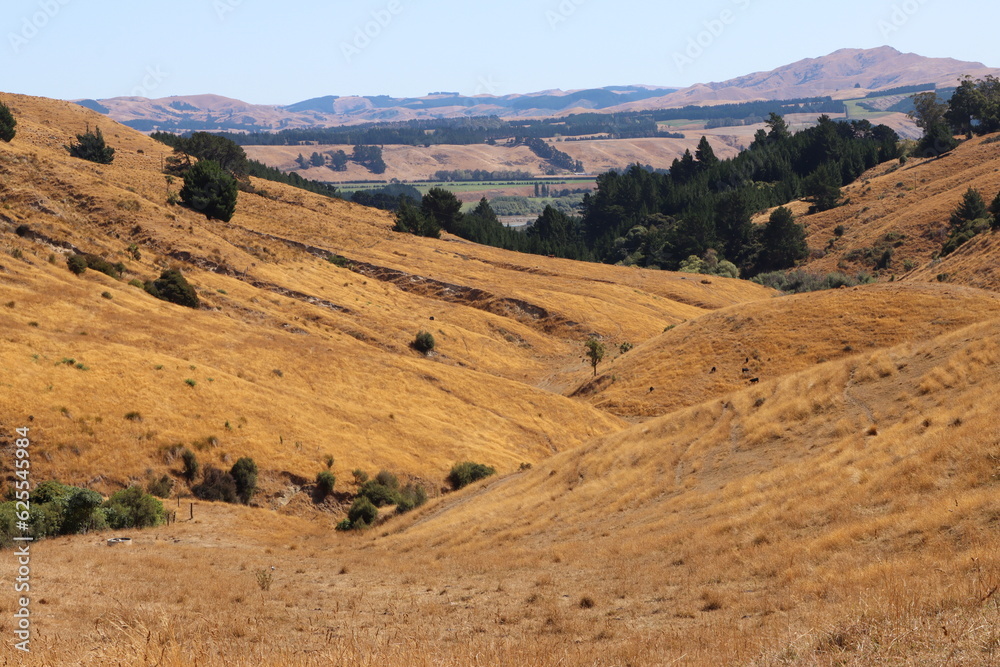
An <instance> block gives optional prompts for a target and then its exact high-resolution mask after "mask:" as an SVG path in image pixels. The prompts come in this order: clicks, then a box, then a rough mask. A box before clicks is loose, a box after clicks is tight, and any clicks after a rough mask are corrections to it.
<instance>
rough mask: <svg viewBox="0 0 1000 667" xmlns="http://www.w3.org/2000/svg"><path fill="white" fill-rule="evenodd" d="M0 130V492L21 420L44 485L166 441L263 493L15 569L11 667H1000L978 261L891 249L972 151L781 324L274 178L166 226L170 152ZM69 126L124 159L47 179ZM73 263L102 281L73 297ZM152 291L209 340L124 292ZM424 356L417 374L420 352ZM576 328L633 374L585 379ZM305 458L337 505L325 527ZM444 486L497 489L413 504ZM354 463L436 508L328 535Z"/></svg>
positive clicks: (620, 369)
mask: <svg viewBox="0 0 1000 667" xmlns="http://www.w3.org/2000/svg"><path fill="white" fill-rule="evenodd" d="M3 101H4V102H6V103H8V104H9V105H10V106H11V107H12V109H13V110H14V113H15V115H16V116H17V118H18V121H19V125H18V135H17V137H16V138H15V140H14V141H13V142H12V143H11V144H0V247H2V249H3V251H4V253H5V254H4V255H3V259H2V260H0V264H2V267H0V297H2V298H0V323H2V327H3V332H4V333H3V336H2V337H0V361H2V363H3V365H4V368H6V369H9V371H8V372H7V373H5V375H4V380H3V383H4V385H5V386H4V391H3V392H2V393H0V408H2V409H0V434H2V435H0V438H4V442H3V443H2V446H3V449H4V451H6V452H8V456H7V457H4V461H5V463H4V466H5V468H4V474H5V475H6V476H8V479H9V475H10V473H11V468H10V463H9V462H10V461H11V456H10V455H9V449H10V448H11V446H12V445H11V443H10V442H9V440H7V439H8V438H9V437H10V436H9V434H10V433H11V432H12V430H13V429H14V428H16V427H19V426H26V425H28V426H30V427H31V432H32V438H33V444H32V448H33V449H32V475H33V480H35V481H36V482H37V481H40V480H41V479H45V478H47V477H49V476H59V477H60V478H61V479H62V480H63V481H65V482H72V483H77V484H83V485H87V486H89V487H91V488H94V489H97V490H100V491H102V492H105V493H106V492H108V491H111V490H114V489H116V488H120V487H121V486H122V485H124V484H127V483H130V482H137V483H141V482H143V481H144V480H145V479H146V478H147V477H148V476H149V475H159V474H162V473H166V474H170V475H173V476H177V475H178V472H179V471H178V464H177V463H176V462H175V461H173V460H172V459H171V455H172V454H173V451H174V450H173V446H174V445H175V444H185V445H187V446H191V447H193V448H195V449H196V450H197V452H198V456H199V457H201V458H202V459H203V460H204V461H205V462H208V463H212V464H213V465H219V466H222V465H225V464H226V463H227V462H228V461H230V460H232V459H234V458H236V457H239V456H246V455H249V456H253V457H254V458H255V459H256V460H257V462H258V465H259V466H260V467H261V469H262V486H263V490H262V493H261V495H260V497H259V499H258V501H257V505H258V506H257V507H243V506H232V505H225V504H217V503H207V502H193V503H192V504H191V509H190V510H188V508H187V507H180V503H181V500H180V499H179V498H178V500H177V505H178V507H179V513H180V518H181V519H182V520H180V521H178V522H176V523H174V524H172V525H170V526H161V527H158V528H155V529H150V530H146V531H125V532H124V533H123V534H124V535H128V536H131V537H133V538H134V541H135V545H134V546H132V547H128V548H115V549H109V548H108V547H107V546H105V542H104V540H105V538H106V537H107V536H108V535H106V534H98V535H94V534H91V535H75V536H70V537H63V538H58V539H52V540H45V541H41V542H39V543H37V544H35V545H33V546H32V555H33V556H35V557H36V559H37V560H35V561H33V564H34V569H33V580H32V585H33V587H34V590H35V591H37V592H35V593H33V596H34V602H33V607H32V613H33V622H34V624H35V626H34V627H35V628H36V630H37V634H36V636H35V638H34V640H33V654H32V655H31V656H29V657H28V660H27V661H26V662H25V661H23V660H22V661H21V662H25V664H95V665H96V664H100V665H119V664H120V665H126V664H128V665H132V664H159V665H168V666H170V665H187V664H192V663H198V664H205V665H217V664H218V665H222V664H226V665H251V664H254V665H256V664H276V665H277V664H281V665H319V664H330V663H334V664H341V665H372V664H404V663H405V664H412V665H470V664H473V665H475V664H481V665H499V666H508V665H509V666H513V665H518V666H523V665H528V666H531V665H555V664H561V665H584V664H586V665H595V664H596V665H622V664H634V665H646V664H810V665H811V664H823V665H825V664H848V665H862V664H864V665H871V664H944V663H955V664H959V663H961V664H991V663H993V662H995V661H996V660H997V655H998V646H1000V643H998V641H997V634H996V630H995V628H996V622H997V613H998V607H997V604H996V592H997V590H998V584H1000V578H998V577H1000V558H998V555H997V554H998V553H1000V550H998V546H1000V544H998V540H997V537H996V530H995V524H996V521H997V516H998V514H997V511H996V507H995V504H996V503H995V497H996V485H997V479H998V474H1000V469H998V463H997V461H998V456H1000V453H998V447H1000V433H998V431H997V427H996V424H997V423H998V419H1000V403H998V401H997V399H996V397H995V396H996V394H995V391H996V388H997V386H998V385H1000V310H998V309H1000V301H998V296H997V294H996V292H995V290H994V289H992V288H993V287H994V285H993V283H991V282H990V281H991V278H990V276H991V275H992V274H991V273H989V271H990V270H991V267H993V266H995V263H996V261H995V258H996V255H995V252H994V248H993V246H994V245H995V241H996V234H995V233H990V234H986V235H984V236H983V237H981V238H979V239H976V240H974V241H973V242H971V243H970V244H969V245H968V246H967V247H964V248H963V249H962V250H961V251H960V252H959V253H956V254H955V256H953V257H950V258H948V259H945V260H943V261H941V262H938V263H936V264H932V263H931V262H932V261H933V260H930V254H931V253H932V252H933V247H932V246H933V243H932V242H931V239H927V240H920V237H919V233H918V230H920V229H922V228H923V227H927V226H928V225H931V224H934V225H937V224H939V223H937V222H936V221H937V220H938V219H939V217H940V215H941V214H942V213H944V214H945V215H946V212H947V211H948V210H950V207H952V206H953V199H954V198H955V195H956V193H958V196H960V193H961V192H962V191H964V189H965V188H967V187H969V185H971V184H975V185H977V186H981V187H983V188H987V187H989V188H992V187H994V186H997V185H998V183H997V182H995V180H994V179H995V176H996V173H995V170H996V168H997V167H996V165H997V155H996V153H995V151H996V150H997V144H996V143H988V141H987V140H975V141H973V142H969V143H967V144H965V145H963V146H962V147H960V148H959V149H958V150H956V151H954V152H953V153H952V154H950V155H949V156H946V157H945V158H941V159H939V160H936V161H911V162H907V164H906V165H903V166H899V165H898V164H886V165H882V166H881V167H878V168H876V169H875V170H873V171H872V172H869V174H867V175H866V177H865V179H863V180H862V181H860V182H859V183H858V184H856V185H855V186H852V188H853V189H849V190H848V191H847V192H846V195H847V196H848V197H850V198H851V200H852V202H851V203H850V204H847V205H845V206H843V207H841V208H838V209H834V210H833V211H829V212H825V213H820V214H814V215H805V216H803V219H804V220H805V221H806V222H807V224H808V229H809V232H810V245H811V246H812V247H813V248H814V249H816V248H817V247H818V246H819V245H820V244H823V246H824V247H825V244H826V241H825V239H827V238H837V239H840V240H839V241H835V243H834V244H833V248H832V250H831V251H829V252H828V253H827V256H823V257H820V256H819V254H820V253H818V252H817V253H815V254H816V257H815V259H814V260H813V262H815V264H813V265H812V266H811V268H817V269H823V268H826V267H828V266H836V265H837V262H838V261H840V260H838V258H837V253H841V252H843V253H845V255H846V253H847V252H849V250H850V249H853V248H854V246H855V245H866V244H870V243H874V242H875V240H877V239H879V238H883V239H884V238H885V237H886V235H887V234H890V233H897V234H905V238H904V237H893V238H894V240H903V241H904V244H902V245H900V246H899V248H900V249H898V256H894V259H893V261H903V259H904V258H911V257H912V258H913V259H912V261H914V262H915V263H918V264H920V266H919V267H915V268H914V270H913V271H912V272H910V273H909V274H907V275H905V276H902V275H901V276H900V277H901V278H904V279H902V280H896V281H893V282H883V283H882V284H875V285H865V286H860V287H857V288H850V289H841V290H835V291H828V292H822V293H811V294H803V295H799V296H795V297H781V298H775V297H776V294H775V293H774V292H773V291H771V290H768V289H766V288H764V287H762V286H760V285H756V284H752V283H747V282H744V281H738V280H728V279H722V278H716V277H711V278H709V277H705V276H694V275H684V274H671V273H667V272H657V271H647V270H640V269H634V268H624V267H615V266H605V265H592V264H582V263H576V262H571V261H566V260H558V259H553V258H547V257H536V256H527V255H518V254H515V253H509V252H504V251H500V250H496V249H492V248H486V247H482V246H477V245H475V244H472V243H468V242H465V241H463V240H461V239H457V238H455V237H447V236H446V237H445V238H443V239H441V240H429V239H418V238H415V237H410V236H402V235H398V234H395V233H393V232H391V231H390V229H391V225H392V221H391V219H390V218H389V217H388V216H386V215H385V214H383V213H380V212H378V211H373V210H370V209H365V208H362V207H359V206H355V205H352V204H349V203H346V202H341V201H336V200H330V199H325V198H323V197H320V196H316V195H313V194H310V193H306V192H303V191H299V190H294V189H291V188H286V187H284V186H281V185H277V184H274V183H271V182H265V181H256V180H255V181H254V182H253V185H254V186H255V188H256V189H257V193H256V194H251V193H247V192H244V193H241V195H240V201H239V205H238V207H237V213H236V216H235V217H234V218H233V220H232V221H231V222H230V223H222V222H219V221H207V220H205V219H204V218H203V217H202V216H199V215H196V214H194V213H193V212H191V211H189V210H187V209H184V208H181V207H178V206H173V205H169V204H167V203H166V202H167V199H168V195H169V192H170V191H171V188H176V187H177V184H176V183H174V184H171V183H169V182H168V181H166V180H165V179H164V177H163V175H162V173H161V171H160V169H161V162H160V153H161V152H162V148H161V147H160V145H159V144H157V143H155V142H153V141H152V140H150V139H148V138H147V137H145V136H143V135H142V134H140V133H138V132H135V131H132V130H129V129H127V128H125V127H122V126H118V125H113V124H111V123H109V122H108V121H107V120H106V119H104V118H102V117H100V116H99V115H97V114H96V113H95V112H92V111H89V110H86V109H83V108H81V107H79V106H77V105H73V104H69V103H65V102H56V101H51V100H44V99H38V98H28V97H20V96H3ZM88 123H90V124H91V125H95V124H99V125H100V127H101V128H102V129H103V131H104V133H105V136H106V137H107V138H108V140H109V143H110V144H111V145H113V146H114V147H116V149H117V150H118V153H117V155H116V159H115V162H114V164H112V165H110V166H99V165H94V164H91V163H88V162H82V161H79V160H74V159H72V158H70V157H69V156H68V155H67V153H66V152H65V150H64V149H63V148H62V146H63V145H64V144H66V143H69V141H70V140H71V139H72V136H73V135H74V134H76V133H78V132H81V131H83V128H84V127H85V126H86V125H87V124H88ZM904 174H905V177H904ZM912 178H915V179H916V183H915V190H914V191H909V190H907V189H906V188H907V184H908V183H910V180H911V179H912ZM866 181H867V182H866ZM897 182H902V183H903V185H902V186H897V185H896V183H897ZM900 194H902V195H904V196H902V197H900V196H898V195H900ZM865 206H868V207H869V208H868V209H867V210H863V209H864V208H865ZM803 208H805V205H804V204H797V205H796V209H797V210H801V209H803ZM838 225H843V226H844V230H843V233H842V234H841V235H840V236H837V234H835V233H834V229H835V228H836V227H837V226H838ZM906 225H911V227H906ZM911 238H913V239H914V240H910V239H911ZM837 243H841V244H842V245H841V246H837V245H836V244H837ZM132 244H134V248H132V247H131V246H132ZM71 248H77V249H79V250H81V251H85V252H89V253H94V254H98V255H101V256H103V257H105V258H106V259H108V260H110V261H122V262H124V263H125V264H126V273H125V276H124V278H125V279H123V280H115V279H113V278H110V277H108V276H105V275H104V274H99V273H96V272H94V271H88V272H87V273H85V274H84V275H83V276H81V277H76V276H73V275H72V274H71V273H69V271H67V269H66V267H65V255H66V253H67V252H68V251H69V250H70V249H71ZM135 250H138V251H139V255H140V258H138V259H137V258H136V256H135V254H134V252H135ZM925 257H926V260H924V259H922V258H925ZM330 259H332V260H333V261H330ZM824 262H825V263H824ZM948 262H952V263H953V264H947V263H948ZM168 266H177V267H180V268H181V269H182V270H183V271H184V273H185V275H187V276H188V277H189V279H190V280H191V281H192V283H193V284H194V285H195V286H196V288H197V289H198V293H199V296H200V297H201V298H202V300H203V303H204V305H203V307H202V308H200V309H198V310H190V309H184V308H181V307H179V306H174V305H172V304H168V303H165V302H161V301H157V300H154V299H153V298H152V297H150V296H149V295H148V294H146V293H145V292H144V291H142V290H141V289H139V288H136V287H133V286H131V285H130V284H129V283H128V282H127V280H128V279H130V278H133V277H134V278H137V279H148V278H151V277H155V276H156V275H158V273H159V272H160V271H161V270H162V269H163V268H165V267H168ZM939 266H940V267H944V268H943V269H939V268H938V267H939ZM943 270H947V271H950V272H951V273H950V277H949V278H948V279H947V281H945V282H941V281H939V280H938V279H937V275H936V274H937V273H940V272H941V271H943ZM976 281H982V284H983V285H985V286H986V287H990V288H991V289H982V288H980V287H979V286H977V285H976ZM431 318H433V319H431ZM419 330H428V331H431V332H432V333H433V334H434V336H435V338H436V339H437V348H436V352H435V353H434V354H433V355H431V356H429V357H424V356H422V355H420V354H418V353H416V352H414V351H412V350H411V349H410V348H409V343H410V341H411V340H412V339H413V336H414V335H415V333H416V332H417V331H419ZM591 334H597V335H600V336H601V337H603V338H604V340H605V341H606V342H607V343H608V344H609V348H610V349H614V348H616V347H617V346H618V345H619V344H620V343H624V342H630V343H634V344H635V347H634V348H633V349H632V350H631V351H629V352H627V353H624V354H617V353H615V354H612V355H611V358H609V359H607V360H606V361H605V362H604V363H602V364H601V365H600V366H599V367H598V371H599V376H598V377H597V379H596V380H595V379H594V378H593V377H592V374H591V369H590V368H589V366H588V365H587V364H585V363H584V361H583V359H582V353H583V345H582V343H583V341H584V340H585V339H586V338H587V337H588V336H589V335H591ZM81 366H82V368H81ZM712 367H715V372H714V373H712V372H711V369H712ZM743 368H747V369H748V372H746V373H745V372H744V371H743V370H742V369H743ZM754 378H756V379H757V382H754V383H751V380H753V379H754ZM186 380H191V381H192V382H193V384H192V383H188V382H186ZM132 413H135V416H133V417H131V418H126V415H127V414H132ZM327 454H329V455H333V456H334V457H335V459H336V463H335V464H334V466H333V469H334V472H335V473H336V475H337V491H338V495H337V498H336V501H335V502H329V503H325V504H320V503H316V502H314V501H313V500H312V499H311V497H310V492H311V482H310V480H311V479H312V478H313V477H314V476H315V473H316V472H317V471H318V470H320V469H322V461H323V458H324V456H325V455H327ZM466 458H468V459H472V460H478V461H482V462H484V463H489V464H491V465H494V466H496V467H497V468H498V470H499V473H500V474H499V475H497V476H496V477H491V478H489V479H487V480H485V481H482V482H479V483H477V484H474V485H473V486H471V487H469V488H466V489H464V490H462V491H459V492H456V493H446V494H442V493H438V487H439V486H440V485H441V484H442V482H443V479H444V474H445V473H446V472H447V469H448V467H449V466H450V465H451V463H453V462H454V461H457V460H462V459H466ZM521 464H525V465H521ZM357 467H360V468H364V469H367V470H370V471H371V470H375V469H378V468H387V469H390V470H393V471H394V472H397V473H398V474H400V475H401V476H403V477H404V478H406V479H412V480H419V481H423V482H425V483H427V484H428V485H430V486H431V487H432V489H433V490H434V492H433V493H432V495H433V496H436V497H434V498H433V499H432V500H431V501H430V502H429V503H428V504H427V505H425V506H423V507H422V508H419V509H417V510H415V511H413V512H411V513H409V514H406V515H404V516H402V517H395V518H388V519H386V520H385V521H383V522H381V523H380V524H379V525H377V526H376V527H374V528H373V529H372V530H370V531H367V532H365V533H361V534H351V535H344V534H340V533H334V532H333V530H332V526H333V525H334V524H335V523H336V521H337V520H339V519H340V518H341V516H342V515H343V509H344V506H345V503H346V502H347V499H348V498H349V496H350V493H351V491H353V490H354V488H355V487H354V485H353V484H352V483H351V482H350V481H348V480H349V475H350V473H349V471H351V470H352V469H353V468H357ZM183 502H184V503H185V504H186V503H188V502H190V501H189V500H188V499H185V500H184V501H183ZM173 503H174V500H173V499H171V500H170V501H168V504H170V506H171V507H173ZM188 511H190V512H191V514H192V515H193V516H192V518H191V519H187V516H188V515H187V514H186V512H188ZM95 591H97V592H99V594H95ZM8 600H9V598H8ZM3 604H4V605H5V607H4V608H5V609H7V610H8V611H11V604H12V603H10V602H7V601H6V600H5V601H4V602H3ZM9 623H10V622H9V620H8V621H7V624H8V625H7V627H8V629H9V628H10V625H9ZM3 651H4V657H5V659H8V660H10V661H14V660H15V657H14V653H13V649H12V648H11V647H10V646H9V645H5V647H4V649H3ZM20 657H21V656H18V658H20Z"/></svg>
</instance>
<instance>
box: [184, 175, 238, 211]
mask: <svg viewBox="0 0 1000 667" xmlns="http://www.w3.org/2000/svg"><path fill="white" fill-rule="evenodd" d="M238 193H239V186H238V184H237V182H236V179H235V178H233V177H232V176H230V175H229V174H227V173H226V172H225V171H224V170H223V169H222V167H220V166H219V164H218V163H217V162H214V161H212V160H201V161H200V162H198V164H196V165H195V166H193V167H191V168H190V169H189V170H188V171H187V173H186V174H184V187H183V188H181V192H180V195H181V201H183V202H184V204H185V205H187V206H188V207H189V208H191V209H194V210H195V211H198V212H199V213H202V214H204V215H205V217H207V218H208V219H209V220H211V219H213V218H215V219H218V220H222V221H223V222H229V221H230V220H232V218H233V214H234V213H235V212H236V198H237V196H238Z"/></svg>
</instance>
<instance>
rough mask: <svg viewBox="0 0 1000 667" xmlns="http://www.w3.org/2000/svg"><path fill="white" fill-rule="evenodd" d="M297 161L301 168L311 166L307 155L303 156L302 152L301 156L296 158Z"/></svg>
mask: <svg viewBox="0 0 1000 667" xmlns="http://www.w3.org/2000/svg"><path fill="white" fill-rule="evenodd" d="M295 162H297V163H298V165H299V169H308V168H309V160H307V159H305V157H303V155H302V153H299V156H298V157H297V158H295Z"/></svg>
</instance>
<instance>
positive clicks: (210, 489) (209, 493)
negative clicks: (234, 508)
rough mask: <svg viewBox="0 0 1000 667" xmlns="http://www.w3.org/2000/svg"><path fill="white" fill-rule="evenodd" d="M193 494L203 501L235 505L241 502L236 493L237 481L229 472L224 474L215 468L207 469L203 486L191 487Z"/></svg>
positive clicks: (203, 478) (202, 482) (209, 467)
mask: <svg viewBox="0 0 1000 667" xmlns="http://www.w3.org/2000/svg"><path fill="white" fill-rule="evenodd" d="M191 492H192V493H194V495H195V497H196V498H200V499H201V500H214V501H222V502H226V503H235V502H236V501H238V500H239V495H238V494H237V492H236V481H235V480H234V479H233V476H232V475H230V474H229V473H228V472H224V471H222V470H219V469H218V468H215V467H213V466H207V467H206V468H205V474H204V476H203V477H202V480H201V484H195V485H194V486H193V487H191Z"/></svg>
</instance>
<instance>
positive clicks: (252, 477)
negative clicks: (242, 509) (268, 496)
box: [229, 457, 257, 505]
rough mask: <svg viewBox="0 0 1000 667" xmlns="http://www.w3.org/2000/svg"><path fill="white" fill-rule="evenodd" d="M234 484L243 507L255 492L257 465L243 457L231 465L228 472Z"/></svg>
mask: <svg viewBox="0 0 1000 667" xmlns="http://www.w3.org/2000/svg"><path fill="white" fill-rule="evenodd" d="M229 474H230V475H232V477H233V481H234V482H236V495H237V496H239V499H240V502H242V503H243V504H244V505H246V504H247V503H249V502H250V500H251V499H252V498H253V494H254V493H256V492H257V464H256V463H254V460H253V459H251V458H249V457H243V458H241V459H240V460H238V461H237V462H236V463H235V464H233V467H232V469H231V470H230V471H229Z"/></svg>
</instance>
